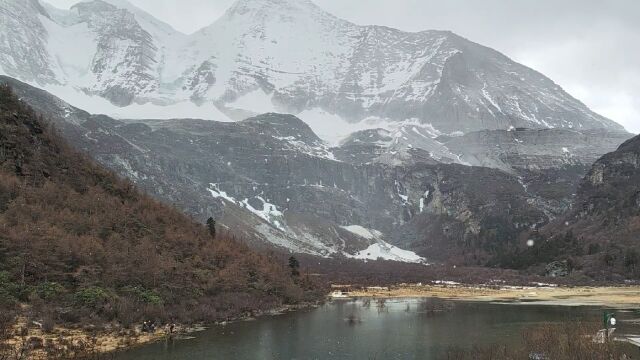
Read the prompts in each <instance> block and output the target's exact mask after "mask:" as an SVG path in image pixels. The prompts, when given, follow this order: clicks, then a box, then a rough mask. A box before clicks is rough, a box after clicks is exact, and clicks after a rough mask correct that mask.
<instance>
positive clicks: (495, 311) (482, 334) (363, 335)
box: [118, 299, 601, 360]
mask: <svg viewBox="0 0 640 360" xmlns="http://www.w3.org/2000/svg"><path fill="white" fill-rule="evenodd" d="M600 315H601V313H600V311H599V310H598V309H593V308H591V309H589V308H570V307H551V306H529V305H527V306H522V305H498V304H483V303H465V302H452V301H443V300H437V299H421V300H397V299H393V300H373V301H372V300H368V299H365V300H356V301H339V302H334V303H331V304H327V305H325V306H322V307H320V308H318V309H313V310H309V311H301V312H297V313H290V314H286V315H282V316H277V317H269V318H262V319H258V320H257V321H251V322H240V323H235V324H230V325H227V326H224V327H215V328H212V329H210V330H207V331H206V332H203V333H201V334H198V335H197V337H196V338H195V339H193V340H185V341H176V342H174V343H159V344H153V345H150V346H146V347H143V348H139V349H135V350H133V351H130V352H127V353H124V354H121V355H120V356H119V357H118V359H121V360H133V359H136V360H145V359H154V360H155V359H158V360H164V359H188V360H205V359H206V360H217V359H225V360H226V359H437V358H439V357H440V356H441V355H442V354H443V353H444V352H445V351H446V350H448V349H449V348H451V347H460V346H461V347H467V348H469V347H471V346H473V345H474V344H491V343H507V344H508V343H512V344H513V343H516V342H519V341H520V332H521V330H522V329H523V328H525V327H527V326H529V325H532V324H538V323H541V322H546V321H566V320H576V319H589V320H593V319H596V321H597V319H599V316H600Z"/></svg>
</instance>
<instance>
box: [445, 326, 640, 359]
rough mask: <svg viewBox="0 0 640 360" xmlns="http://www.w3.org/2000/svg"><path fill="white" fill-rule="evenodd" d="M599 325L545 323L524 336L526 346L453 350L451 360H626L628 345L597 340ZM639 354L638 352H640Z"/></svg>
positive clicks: (531, 329) (523, 342)
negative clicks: (595, 338) (595, 339)
mask: <svg viewBox="0 0 640 360" xmlns="http://www.w3.org/2000/svg"><path fill="white" fill-rule="evenodd" d="M598 329H599V327H598V325H597V324H581V323H563V324H542V325H539V326H535V327H532V328H529V329H526V330H525V331H523V333H522V345H520V346H505V345H494V346H489V347H474V348H473V349H471V350H461V349H452V350H450V351H449V352H448V354H447V356H446V359H447V360H467V359H469V360H471V359H473V360H520V359H540V360H544V359H557V360H585V359H592V360H610V359H625V358H629V357H627V356H628V355H629V354H630V353H631V352H630V350H632V349H630V348H629V347H628V346H625V345H624V344H623V343H620V342H615V341H613V340H611V341H606V342H603V343H599V342H596V341H594V336H595V334H596V332H597V331H598ZM636 351H637V350H636Z"/></svg>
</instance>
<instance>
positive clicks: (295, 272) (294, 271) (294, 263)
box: [289, 256, 300, 276]
mask: <svg viewBox="0 0 640 360" xmlns="http://www.w3.org/2000/svg"><path fill="white" fill-rule="evenodd" d="M289 267H290V268H291V276H300V270H299V269H300V262H298V259H296V258H295V257H293V256H292V257H290V258H289Z"/></svg>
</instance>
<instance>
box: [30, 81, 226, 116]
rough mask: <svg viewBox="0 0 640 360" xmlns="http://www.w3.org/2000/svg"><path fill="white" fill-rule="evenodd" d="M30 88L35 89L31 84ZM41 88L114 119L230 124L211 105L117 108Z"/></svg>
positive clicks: (64, 89) (73, 92)
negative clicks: (190, 120) (186, 120)
mask: <svg viewBox="0 0 640 360" xmlns="http://www.w3.org/2000/svg"><path fill="white" fill-rule="evenodd" d="M30 85H32V86H37V85H36V84H33V83H31V84H30ZM40 88H42V89H43V90H45V91H48V92H50V93H52V94H55V95H56V96H57V97H59V98H60V99H62V100H64V101H65V102H67V103H69V104H71V105H73V106H76V107H79V108H82V109H83V110H85V111H88V112H90V113H92V114H104V115H109V116H111V117H113V118H116V119H157V120H166V119H202V120H214V121H221V122H232V121H233V120H232V119H230V118H229V117H228V116H227V115H225V114H224V113H223V112H222V111H220V109H218V107H216V106H215V105H214V104H212V103H205V104H202V105H197V104H195V103H193V102H191V101H188V100H185V101H180V102H175V103H171V104H168V105H160V104H155V103H151V102H148V103H144V104H132V105H129V106H126V107H119V106H116V105H114V104H112V103H111V102H109V101H108V100H106V99H105V98H102V97H100V96H95V95H94V96H91V95H87V94H86V93H85V92H83V91H81V90H79V89H76V88H73V87H68V86H63V85H53V84H50V85H45V86H40Z"/></svg>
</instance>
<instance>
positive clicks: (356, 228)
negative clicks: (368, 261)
mask: <svg viewBox="0 0 640 360" xmlns="http://www.w3.org/2000/svg"><path fill="white" fill-rule="evenodd" d="M342 228H343V229H345V230H347V231H349V232H352V233H354V234H356V235H358V236H360V237H363V238H365V239H367V240H375V239H379V238H381V237H382V233H381V232H380V231H377V230H371V229H367V228H365V227H363V226H360V225H349V226H342Z"/></svg>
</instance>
